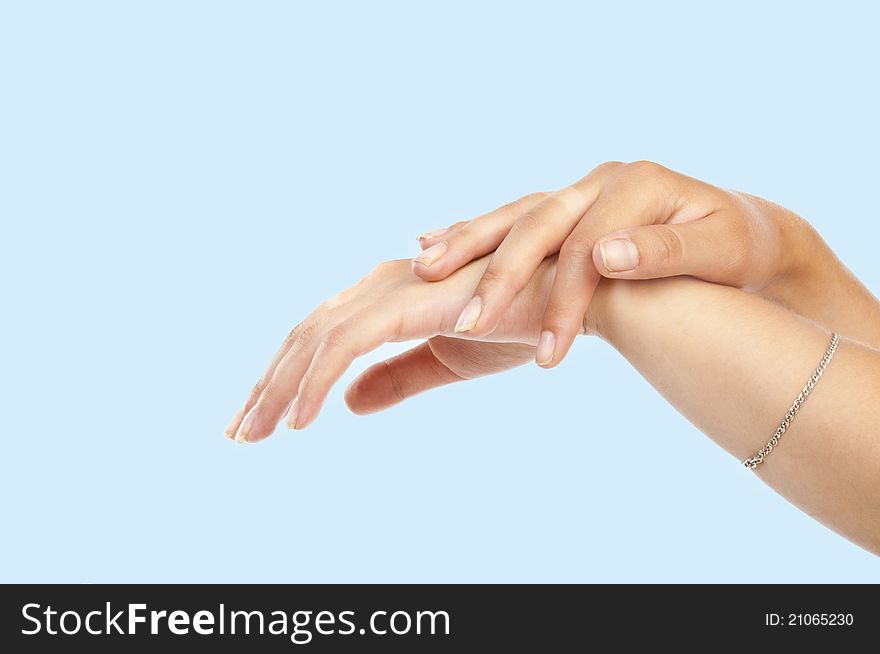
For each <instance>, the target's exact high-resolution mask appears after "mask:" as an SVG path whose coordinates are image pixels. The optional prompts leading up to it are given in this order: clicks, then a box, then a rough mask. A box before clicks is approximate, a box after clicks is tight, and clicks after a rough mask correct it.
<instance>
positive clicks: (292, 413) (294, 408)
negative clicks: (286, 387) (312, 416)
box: [287, 397, 299, 429]
mask: <svg viewBox="0 0 880 654" xmlns="http://www.w3.org/2000/svg"><path fill="white" fill-rule="evenodd" d="M298 413H299V398H298V397H296V398H294V399H293V404H291V405H290V409H288V411H287V428H288V429H296V414H298Z"/></svg>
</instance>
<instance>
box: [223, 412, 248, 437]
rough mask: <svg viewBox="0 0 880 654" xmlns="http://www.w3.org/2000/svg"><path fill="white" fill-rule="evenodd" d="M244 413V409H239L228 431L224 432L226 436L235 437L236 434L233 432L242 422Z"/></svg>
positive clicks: (227, 427)
mask: <svg viewBox="0 0 880 654" xmlns="http://www.w3.org/2000/svg"><path fill="white" fill-rule="evenodd" d="M243 413H244V409H239V410H238V411H236V412H235V415H234V416H232V420H231V421H230V423H229V424H228V425H227V426H226V429H224V430H223V433H224V434H226V435H227V436H228V437H229V438H233V437H235V432H234V431H232V430H233V429H235V425H237V424H238V422H239V421H240V420H241V416H242V414H243Z"/></svg>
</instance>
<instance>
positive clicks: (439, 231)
mask: <svg viewBox="0 0 880 654" xmlns="http://www.w3.org/2000/svg"><path fill="white" fill-rule="evenodd" d="M448 231H449V228H448V227H447V228H446V229H435V230H434V231H433V232H425V233H424V234H419V235H418V236H416V240H417V241H419V242H421V241H430V240H431V239H432V238H437V237H438V236H440V235H441V234H445V233H446V232H448Z"/></svg>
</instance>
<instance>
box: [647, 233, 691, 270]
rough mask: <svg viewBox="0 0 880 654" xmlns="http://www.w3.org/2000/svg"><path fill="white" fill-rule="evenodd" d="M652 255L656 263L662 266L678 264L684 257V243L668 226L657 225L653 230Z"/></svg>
mask: <svg viewBox="0 0 880 654" xmlns="http://www.w3.org/2000/svg"><path fill="white" fill-rule="evenodd" d="M654 231H655V234H656V237H657V238H656V239H655V244H654V255H655V257H656V259H657V262H658V263H659V264H661V265H663V266H668V265H670V264H675V263H678V262H679V261H681V260H682V257H683V256H684V243H682V241H681V237H680V236H679V235H678V232H676V231H675V230H674V229H673V228H672V227H670V226H669V225H657V226H656V228H655V230H654Z"/></svg>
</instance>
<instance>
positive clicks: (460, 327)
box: [455, 295, 483, 334]
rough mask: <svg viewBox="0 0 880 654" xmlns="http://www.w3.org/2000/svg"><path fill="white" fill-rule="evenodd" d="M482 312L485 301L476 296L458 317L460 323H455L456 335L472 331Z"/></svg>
mask: <svg viewBox="0 0 880 654" xmlns="http://www.w3.org/2000/svg"><path fill="white" fill-rule="evenodd" d="M482 311H483V301H482V300H481V299H480V296H479V295H475V296H474V297H472V298H471V299H470V302H468V303H467V304H466V305H464V309H463V310H462V312H461V315H460V316H459V317H458V322H457V323H455V333H457V334H460V333H461V332H468V331H470V330H472V329H473V328H474V327H475V326H476V324H477V320H479V319H480V313H482Z"/></svg>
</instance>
